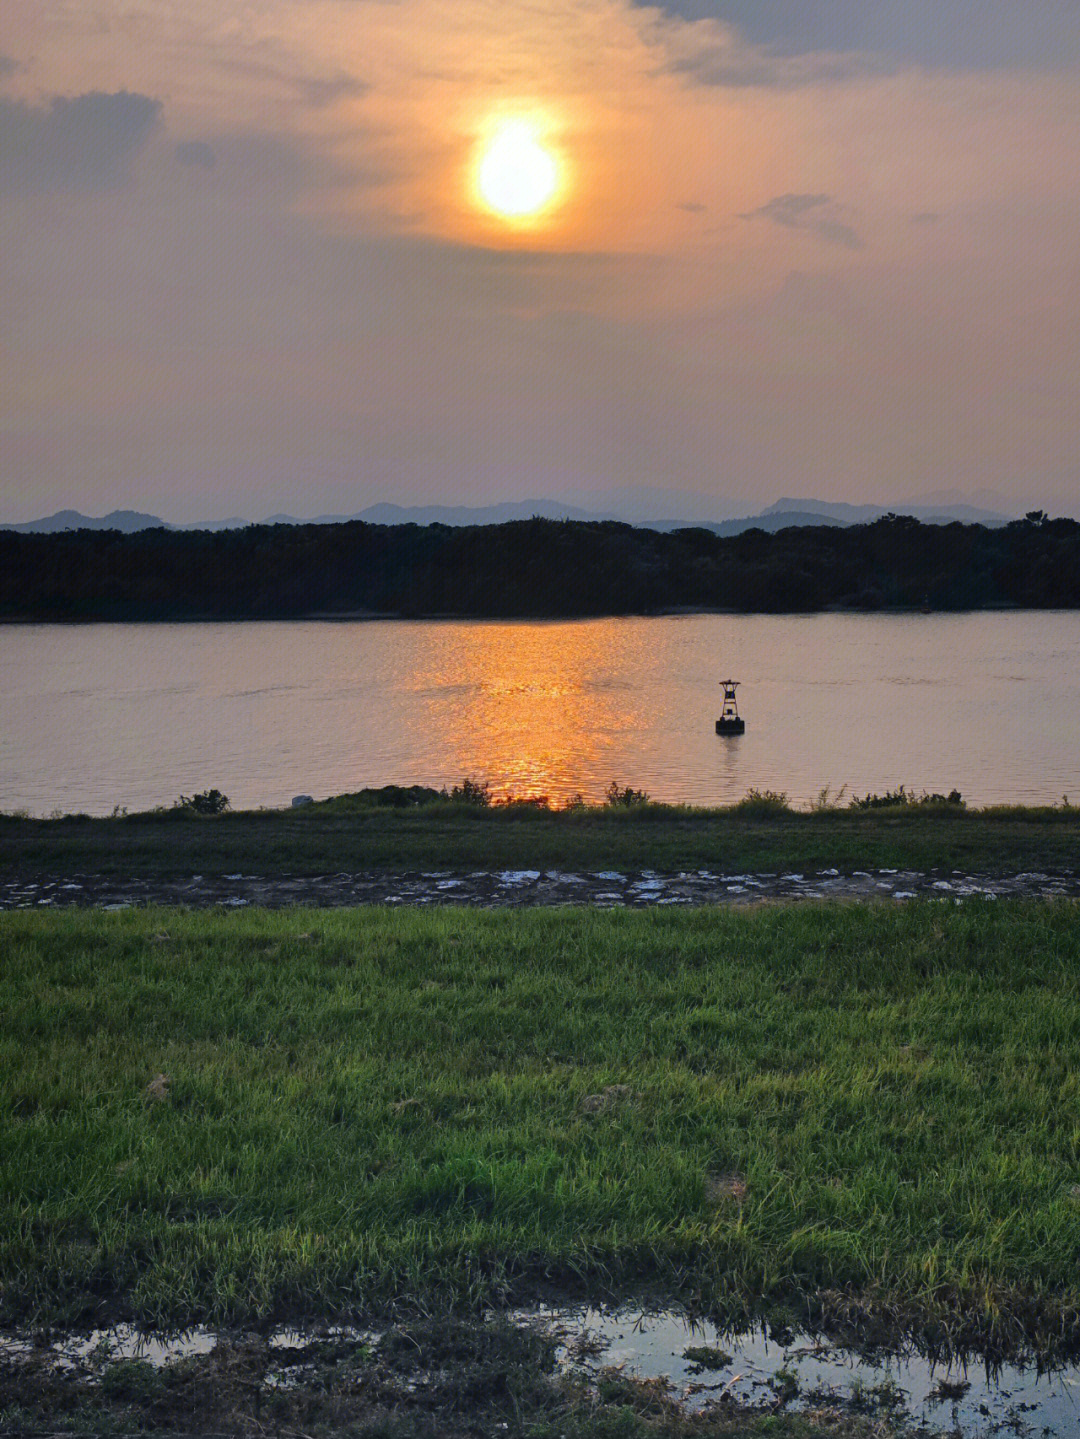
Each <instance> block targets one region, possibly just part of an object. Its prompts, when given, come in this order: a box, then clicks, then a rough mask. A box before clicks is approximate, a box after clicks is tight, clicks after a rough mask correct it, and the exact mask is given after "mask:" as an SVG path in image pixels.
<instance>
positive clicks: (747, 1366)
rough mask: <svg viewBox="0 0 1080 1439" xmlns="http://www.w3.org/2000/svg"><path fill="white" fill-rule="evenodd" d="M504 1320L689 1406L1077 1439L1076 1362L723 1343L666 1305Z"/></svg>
mask: <svg viewBox="0 0 1080 1439" xmlns="http://www.w3.org/2000/svg"><path fill="white" fill-rule="evenodd" d="M513 1318H514V1322H515V1323H520V1324H526V1325H540V1326H542V1327H544V1328H545V1329H546V1330H548V1331H549V1332H550V1333H551V1334H552V1335H553V1336H554V1337H555V1338H556V1339H557V1340H558V1344H559V1349H558V1358H559V1363H560V1365H561V1366H562V1367H563V1368H564V1369H567V1370H570V1369H576V1370H579V1371H582V1370H583V1371H584V1372H585V1373H586V1374H589V1375H590V1376H591V1377H593V1378H594V1379H595V1378H598V1377H599V1376H600V1374H601V1373H602V1371H604V1370H608V1369H618V1370H620V1371H621V1372H622V1373H624V1374H626V1375H628V1376H632V1377H634V1378H637V1379H643V1380H656V1379H663V1380H667V1381H668V1382H669V1383H670V1385H671V1391H672V1395H673V1397H677V1398H679V1399H680V1400H681V1401H682V1403H683V1404H684V1405H685V1406H686V1407H687V1408H688V1409H691V1410H694V1411H702V1410H706V1409H708V1408H709V1407H711V1406H716V1405H723V1404H725V1403H728V1402H730V1401H735V1402H736V1403H738V1404H741V1405H749V1406H752V1407H754V1408H758V1409H762V1408H779V1407H780V1406H781V1405H785V1406H787V1407H790V1408H795V1409H798V1408H813V1407H815V1406H818V1405H821V1404H831V1405H835V1406H837V1407H841V1408H843V1409H845V1410H848V1411H855V1412H861V1413H865V1414H870V1415H875V1414H876V1415H879V1416H885V1415H888V1416H891V1417H892V1418H894V1419H905V1420H907V1422H908V1423H910V1424H912V1425H915V1426H917V1427H923V1428H925V1429H926V1430H928V1431H930V1432H931V1433H937V1432H940V1431H947V1432H948V1433H949V1434H950V1435H963V1436H970V1439H975V1436H978V1439H983V1436H987V1439H989V1436H993V1435H1025V1436H1036V1435H1038V1436H1048V1435H1052V1436H1067V1435H1076V1434H1080V1366H1069V1367H1066V1368H1060V1369H1057V1370H1054V1371H1053V1372H1045V1371H1044V1372H1042V1373H1040V1372H1039V1371H1038V1370H1037V1369H1036V1368H1034V1367H1031V1368H1021V1367H1019V1366H1016V1365H1003V1366H1001V1367H1000V1368H997V1369H994V1370H989V1369H988V1368H986V1367H985V1366H983V1365H981V1364H980V1363H978V1362H974V1363H972V1362H969V1363H967V1364H964V1363H960V1362H957V1361H954V1362H951V1363H944V1362H938V1363H934V1362H933V1361H931V1360H929V1359H927V1358H925V1357H924V1356H922V1355H920V1354H918V1353H916V1352H908V1353H902V1354H891V1355H880V1356H875V1357H872V1358H864V1357H861V1356H859V1355H858V1354H856V1353H854V1352H853V1351H851V1350H848V1349H843V1348H841V1347H839V1346H835V1345H832V1344H829V1343H828V1342H825V1341H823V1340H821V1339H820V1338H817V1337H812V1336H808V1335H792V1336H790V1337H788V1338H787V1339H785V1341H784V1342H778V1341H777V1340H776V1339H772V1338H769V1337H767V1336H766V1335H765V1334H762V1333H760V1332H757V1333H754V1334H749V1335H747V1334H742V1335H737V1336H735V1335H732V1334H730V1333H728V1332H725V1331H724V1330H722V1329H720V1328H718V1327H717V1326H716V1325H713V1324H708V1323H701V1322H692V1321H691V1320H689V1319H688V1318H687V1317H686V1316H685V1315H683V1314H681V1313H679V1312H678V1311H674V1310H666V1311H659V1312H649V1311H642V1310H639V1309H630V1308H622V1309H608V1310H605V1309H592V1308H572V1307H569V1308H546V1307H544V1306H540V1307H539V1308H537V1309H530V1310H519V1311H517V1312H515V1314H514V1316H513Z"/></svg>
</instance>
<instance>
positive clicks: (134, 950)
mask: <svg viewBox="0 0 1080 1439" xmlns="http://www.w3.org/2000/svg"><path fill="white" fill-rule="evenodd" d="M0 947H2V955H3V960H2V963H3V1003H2V1005H0V1125H2V1144H0V1156H2V1158H0V1308H2V1313H0V1319H2V1320H3V1321H5V1322H21V1321H26V1320H28V1319H31V1318H37V1319H42V1318H46V1319H50V1320H53V1321H58V1322H59V1321H69V1322H86V1321H89V1320H91V1319H95V1320H100V1319H101V1318H102V1317H104V1316H106V1315H111V1316H118V1315H126V1316H131V1317H136V1318H139V1319H141V1320H144V1321H151V1322H154V1321H166V1322H170V1323H180V1322H184V1321H187V1320H192V1319H198V1320H202V1321H207V1320H209V1321H212V1322H223V1321H239V1320H243V1321H249V1320H254V1319H258V1318H260V1317H269V1316H272V1315H273V1316H278V1317H281V1316H286V1315H293V1314H299V1313H321V1314H324V1315H325V1314H330V1313H335V1312H343V1311H351V1312H355V1313H362V1312H369V1313H370V1312H373V1311H377V1310H380V1309H382V1310H385V1308H386V1306H388V1305H391V1304H393V1303H395V1302H401V1301H403V1300H408V1301H409V1302H411V1303H417V1302H420V1303H430V1304H441V1303H453V1304H457V1305H459V1306H460V1305H461V1304H467V1303H470V1302H474V1301H478V1300H480V1299H482V1298H491V1297H497V1296H499V1295H501V1294H508V1293H513V1294H517V1295H519V1296H520V1295H524V1294H526V1293H529V1292H533V1291H535V1289H536V1288H537V1286H549V1287H550V1286H556V1287H562V1288H566V1289H568V1290H572V1291H573V1290H576V1291H577V1292H581V1291H582V1290H587V1291H588V1292H590V1293H593V1294H596V1293H599V1292H600V1291H601V1290H603V1289H606V1290H608V1291H610V1290H616V1291H623V1292H626V1291H630V1290H633V1289H635V1288H636V1287H637V1286H640V1285H649V1286H651V1288H652V1290H653V1292H654V1293H661V1294H663V1295H665V1296H667V1297H675V1296H676V1295H677V1296H680V1297H682V1298H692V1297H695V1296H696V1297H697V1298H699V1299H701V1300H702V1301H704V1302H706V1303H709V1304H716V1305H719V1306H721V1307H724V1308H728V1309H730V1310H731V1311H732V1312H738V1311H740V1310H751V1311H752V1310H755V1309H759V1308H760V1306H762V1305H765V1306H772V1307H774V1308H775V1307H776V1306H786V1307H787V1309H788V1311H789V1312H790V1313H791V1314H793V1315H798V1316H802V1317H804V1318H811V1319H812V1318H815V1317H821V1316H823V1315H824V1316H830V1317H832V1318H833V1319H835V1318H837V1317H838V1316H840V1315H843V1314H848V1315H852V1316H855V1318H856V1320H858V1319H859V1317H860V1316H861V1317H862V1318H863V1319H866V1320H869V1319H870V1318H872V1317H874V1316H877V1317H878V1318H884V1319H885V1320H886V1321H887V1322H888V1323H890V1324H892V1325H894V1326H897V1327H900V1328H904V1329H907V1330H909V1331H911V1332H914V1333H919V1332H922V1333H926V1332H930V1333H937V1334H938V1335H942V1334H952V1335H954V1336H956V1337H960V1338H963V1337H967V1338H981V1339H983V1340H989V1341H992V1342H995V1343H998V1344H1000V1345H1003V1346H1006V1347H1007V1346H1010V1345H1013V1344H1017V1343H1020V1342H1024V1341H1028V1342H1031V1343H1033V1344H1038V1345H1041V1346H1043V1347H1044V1348H1045V1347H1046V1346H1048V1345H1051V1344H1053V1343H1055V1342H1058V1343H1060V1342H1075V1341H1076V1339H1077V1338H1078V1336H1080V1272H1078V1270H1077V1255H1078V1253H1080V1202H1078V1197H1077V1196H1078V1195H1080V1190H1078V1189H1077V1185H1078V1183H1080V927H1078V925H1077V915H1076V909H1075V907H1074V906H1072V905H1069V904H1065V903H1057V904H1050V903H1043V902H1025V903H1022V902H1008V903H1006V902H999V903H997V904H996V905H992V904H984V903H971V904H966V905H964V906H963V907H955V906H953V905H952V904H951V903H949V904H946V903H932V902H928V903H923V904H919V905H911V906H895V907H889V908H882V907H877V906H874V907H864V906H829V905H820V906H818V905H815V906H812V907H798V908H795V907H791V908H788V907H764V908H759V909H750V910H745V911H729V910H709V909H702V910H695V911H683V912H679V913H673V912H671V911H650V912H595V911H583V910H582V911H579V910H575V911H567V910H561V911H560V910H554V911H515V912H502V913H480V912H472V911H459V910H454V911H451V910H444V911H430V910H424V911H416V910H414V911H411V912H403V911H401V910H386V909H377V908H372V909H367V910H353V911H347V910H333V911H326V910H323V911H313V910H293V911H278V912H274V913H270V912H265V911H263V912H260V911H255V910H249V911H244V912H243V913H227V914H223V913H220V912H217V913H211V912H184V911H178V910H144V911H129V912H125V913H119V914H102V913H94V912H86V911H81V912H76V911H70V912H64V913H54V914H45V913H17V914H7V915H3V916H0ZM159 1075H164V1076H167V1080H165V1081H161V1082H159V1083H158V1084H156V1085H154V1081H155V1079H156V1077H157V1076H159ZM148 1086H150V1088H148ZM615 1086H618V1088H612V1087H615ZM155 1088H156V1089H157V1091H158V1096H157V1097H155V1094H154V1089H155Z"/></svg>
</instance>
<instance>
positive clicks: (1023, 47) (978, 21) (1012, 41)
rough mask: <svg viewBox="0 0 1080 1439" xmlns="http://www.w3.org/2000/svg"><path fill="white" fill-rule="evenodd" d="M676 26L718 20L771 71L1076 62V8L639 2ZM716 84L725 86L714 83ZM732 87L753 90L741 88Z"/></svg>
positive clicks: (913, 0) (835, 0)
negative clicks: (853, 63) (813, 63)
mask: <svg viewBox="0 0 1080 1439" xmlns="http://www.w3.org/2000/svg"><path fill="white" fill-rule="evenodd" d="M635 3H639V4H641V5H647V6H650V7H657V8H659V9H660V10H662V11H663V12H665V13H666V14H668V15H672V16H675V17H677V18H678V19H680V20H685V21H689V22H690V23H692V24H693V23H697V22H699V21H703V20H704V21H711V22H713V23H717V22H719V23H720V24H722V25H724V26H725V27H733V28H735V29H736V30H737V31H738V32H739V34H740V35H741V36H743V37H744V38H745V41H746V42H747V44H748V45H750V46H752V47H754V48H755V49H756V50H757V51H758V53H759V54H761V55H762V56H767V57H768V58H769V60H770V61H771V62H772V63H774V64H776V63H779V62H780V61H782V60H784V59H795V58H799V59H803V60H814V59H816V60H818V61H821V62H824V61H825V60H826V58H827V57H830V56H831V57H832V59H833V61H834V62H841V61H842V59H843V57H848V59H849V60H853V59H854V57H855V56H856V55H858V56H862V57H864V58H869V57H876V59H877V63H879V64H883V65H891V64H904V65H907V64H915V65H919V66H929V67H932V68H935V69H953V70H994V69H1001V68H1007V69H1008V68H1019V67H1022V68H1039V69H1057V68H1060V67H1062V66H1064V65H1069V64H1072V63H1075V61H1076V59H1077V58H1078V56H1080V11H1078V9H1077V6H1076V4H1075V0H1039V3H1038V4H1036V5H1032V4H1031V3H1030V0H946V3H942V0H906V3H904V4H902V5H901V4H897V3H896V0H829V3H828V4H817V5H815V4H809V3H797V4H795V3H792V0H635ZM717 83H729V82H725V81H718V82H717ZM735 83H755V82H754V81H743V82H738V81H737V82H735Z"/></svg>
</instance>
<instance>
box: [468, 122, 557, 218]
mask: <svg viewBox="0 0 1080 1439" xmlns="http://www.w3.org/2000/svg"><path fill="white" fill-rule="evenodd" d="M476 188H477V190H478V191H479V194H480V198H481V200H482V201H483V202H484V204H485V205H486V206H487V207H488V209H489V210H493V211H494V212H495V213H496V214H497V215H502V216H504V217H505V218H506V219H510V220H518V219H524V218H527V217H528V216H531V215H536V214H538V213H539V212H540V211H541V210H543V209H544V207H545V206H546V205H548V204H550V203H551V201H552V200H553V199H554V198H555V193H556V191H557V190H558V188H559V166H558V163H557V161H556V159H555V156H554V155H553V154H552V153H551V151H550V150H547V149H545V148H544V146H543V145H542V144H541V142H540V139H539V138H538V131H537V127H536V126H535V125H533V124H532V123H531V122H530V121H528V120H504V121H503V122H502V124H500V125H499V127H498V128H497V129H496V130H495V132H494V134H493V135H492V137H491V139H490V140H489V141H488V143H487V145H486V146H485V148H484V150H483V153H482V154H481V156H480V162H479V166H478V168H477V172H476Z"/></svg>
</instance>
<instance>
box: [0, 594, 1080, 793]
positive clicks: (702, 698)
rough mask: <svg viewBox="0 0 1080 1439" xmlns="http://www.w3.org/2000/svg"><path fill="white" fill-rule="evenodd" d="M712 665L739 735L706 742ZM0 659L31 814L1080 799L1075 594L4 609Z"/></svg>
mask: <svg viewBox="0 0 1080 1439" xmlns="http://www.w3.org/2000/svg"><path fill="white" fill-rule="evenodd" d="M729 674H730V675H732V676H733V677H734V678H736V679H738V680H740V681H741V687H740V689H739V700H740V706H741V709H742V712H743V714H744V716H745V719H746V733H745V735H742V736H739V737H732V738H719V737H718V736H717V735H716V734H715V732H714V728H713V726H714V721H715V718H716V715H717V713H718V712H719V704H720V691H719V688H718V685H717V681H718V680H720V679H722V678H725V677H726V676H727V675H729ZM0 675H2V677H3V679H2V685H0V807H3V808H6V809H11V808H16V807H25V808H28V809H29V810H30V811H31V812H33V813H49V812H51V811H52V810H54V809H61V810H64V811H72V810H82V811H87V812H90V813H96V814H101V813H108V812H109V811H110V810H112V808H113V807H114V806H115V805H121V806H127V807H129V808H131V809H139V808H147V807H149V806H152V805H155V804H168V803H171V802H172V801H173V800H175V799H176V797H177V795H178V794H180V793H181V792H183V793H191V792H192V791H193V790H204V789H208V788H210V787H212V786H216V787H217V788H219V789H222V790H224V792H225V793H226V794H228V795H229V796H230V798H231V800H232V802H233V805H234V806H235V807H240V806H243V807H251V806H256V805H281V804H288V802H289V800H290V798H291V797H292V796H293V795H295V794H297V793H308V794H312V795H315V796H316V797H322V796H325V795H329V794H338V793H342V792H345V791H348V790H355V789H359V788H361V787H362V786H365V785H381V784H387V783H421V784H432V785H436V786H441V785H443V784H452V783H454V782H455V781H456V780H459V779H460V778H462V776H464V775H471V776H473V777H475V778H479V779H487V780H489V781H490V782H491V784H492V787H493V790H494V791H495V792H496V793H497V794H506V793H515V794H521V795H535V794H547V795H549V796H550V797H551V799H552V800H553V801H562V800H565V799H566V798H568V797H569V796H570V795H572V794H574V793H576V792H579V791H580V792H582V793H583V794H584V795H585V796H586V797H587V798H590V799H596V798H599V797H600V796H601V795H602V793H603V791H604V790H605V789H606V787H607V786H608V784H609V783H610V782H611V781H612V780H616V781H618V782H619V783H620V784H631V785H634V786H635V787H638V788H645V789H647V790H648V791H649V792H650V793H651V794H652V795H653V796H654V797H655V798H657V799H663V800H669V801H686V802H691V803H694V804H716V803H728V802H730V801H732V800H735V799H738V798H740V797H741V796H742V795H743V794H745V792H746V791H747V789H749V788H750V787H751V786H757V787H759V788H772V789H782V790H786V791H787V793H788V794H789V796H790V797H791V799H792V800H793V801H796V802H800V803H805V802H806V801H808V800H809V799H810V798H811V797H812V796H813V795H815V794H816V793H817V792H818V791H819V790H820V789H821V787H822V786H823V785H826V784H828V785H831V786H832V787H833V789H834V790H836V789H838V788H839V787H840V786H841V785H844V784H846V785H847V786H848V787H849V790H852V791H856V792H858V793H865V792H867V791H868V790H874V791H879V792H880V791H882V790H884V789H887V788H892V787H894V786H896V785H898V784H907V785H908V786H914V787H915V788H917V789H920V790H921V789H924V788H925V789H929V790H937V791H941V792H947V791H949V790H951V789H953V788H957V789H959V790H960V791H961V792H962V793H963V795H964V796H965V798H967V799H968V800H970V801H971V802H973V803H977V804H986V803H994V802H1023V803H1035V802H1059V801H1060V799H1061V797H1062V795H1063V794H1071V795H1072V797H1073V798H1074V800H1075V799H1076V798H1078V797H1080V744H1078V743H1077V740H1078V737H1080V723H1078V716H1080V614H1078V613H1076V612H1073V611H1050V612H1045V611H1042V612H1031V611H1026V612H1010V613H1004V612H981V613H974V614H964V615H914V614H913V615H848V614H844V615H833V614H827V615H797V616H793V615H782V616H776V615H745V616H738V615H689V616H678V617H665V618H620V619H603V620H585V621H576V622H550V623H535V622H527V621H512V622H501V623H497V622H466V621H449V620H441V621H406V620H402V621H378V622H362V621H357V622H344V621H339V622H326V621H294V622H281V623H277V622H261V623H234V624H228V623H214V624H170V625H150V624H145V625H85V626H75V625H17V626H16V625H9V626H5V627H2V628H0Z"/></svg>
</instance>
